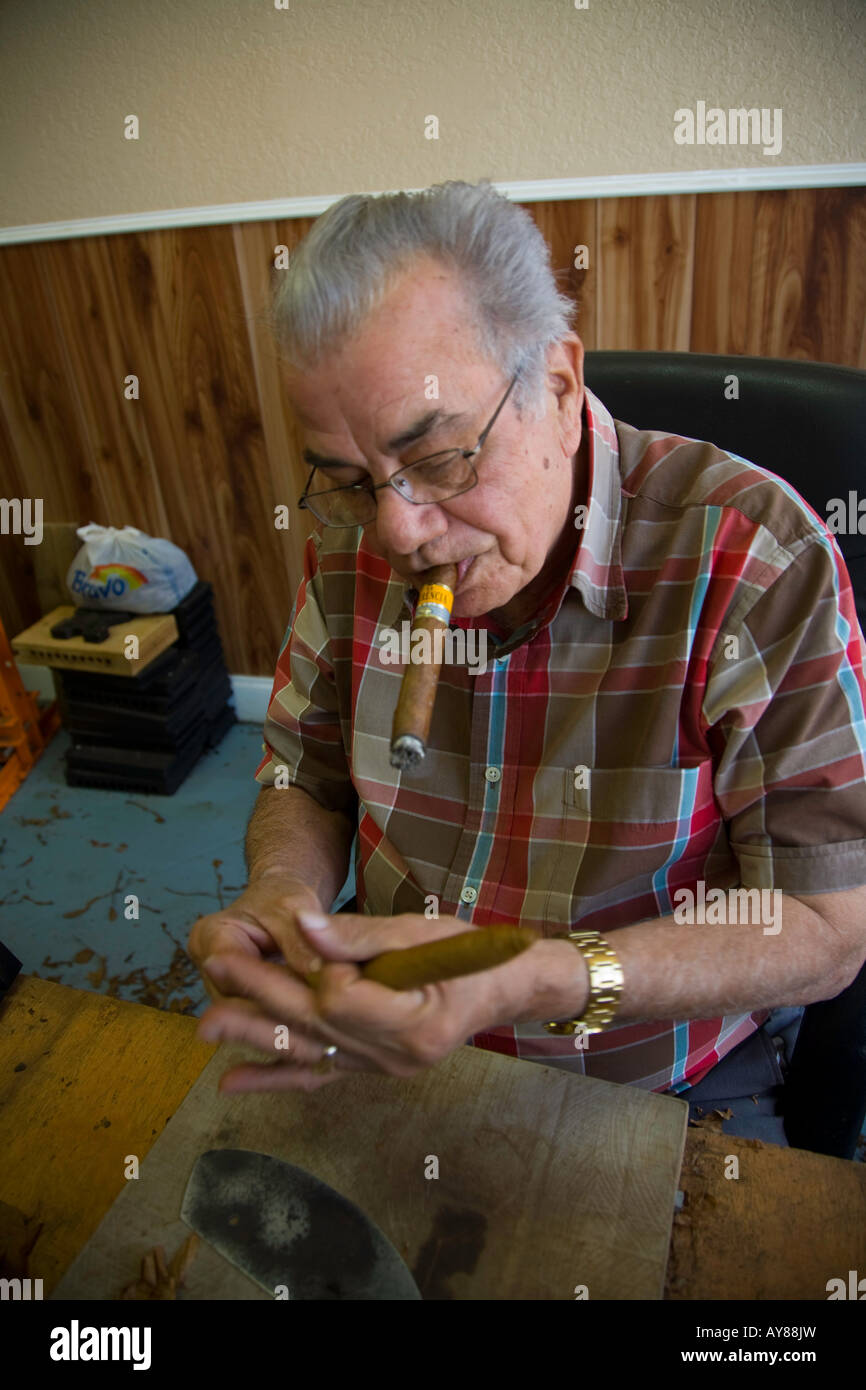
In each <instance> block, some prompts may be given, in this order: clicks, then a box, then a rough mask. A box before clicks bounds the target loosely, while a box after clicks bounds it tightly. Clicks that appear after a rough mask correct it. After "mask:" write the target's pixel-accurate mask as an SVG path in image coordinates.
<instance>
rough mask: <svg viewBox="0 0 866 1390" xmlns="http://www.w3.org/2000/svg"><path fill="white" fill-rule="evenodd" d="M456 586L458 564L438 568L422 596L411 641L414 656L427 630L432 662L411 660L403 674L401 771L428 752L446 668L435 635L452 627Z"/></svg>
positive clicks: (396, 745) (395, 759) (397, 754)
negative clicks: (415, 643) (419, 638)
mask: <svg viewBox="0 0 866 1390" xmlns="http://www.w3.org/2000/svg"><path fill="white" fill-rule="evenodd" d="M456 586H457V566H456V565H434V566H433V568H432V569H429V570H427V572H426V574H425V575H424V580H423V583H422V586H421V592H420V594H419V595H418V606H417V608H416V609H415V618H414V620H413V623H412V632H411V636H410V639H409V641H410V653H411V649H412V639H413V638H414V636H415V633H416V632H424V631H426V632H429V633H430V639H429V640H430V646H431V659H430V660H429V661H420V662H417V663H416V662H413V661H412V660H411V659H410V660H409V662H408V663H407V666H406V670H405V672H404V673H403V682H402V684H401V686H400V698H399V699H398V701H397V708H396V710H395V711H394V723H393V725H392V728H391V766H392V767H398V768H399V769H400V771H401V772H407V771H408V770H409V769H410V768H413V767H417V765H418V763H420V761H421V759H422V758H423V757H424V754H425V753H426V751H427V750H426V743H427V735H428V734H429V732H430V721H431V720H432V718H433V703H434V701H435V699H436V687H437V686H438V684H439V673H440V671H441V669H442V661H441V658H440V660H439V661H437V660H436V658H435V652H436V639H435V633H436V631H437V629H445V628H447V627H448V620H449V618H450V617H451V607H452V605H453V602H454V590H455V588H456Z"/></svg>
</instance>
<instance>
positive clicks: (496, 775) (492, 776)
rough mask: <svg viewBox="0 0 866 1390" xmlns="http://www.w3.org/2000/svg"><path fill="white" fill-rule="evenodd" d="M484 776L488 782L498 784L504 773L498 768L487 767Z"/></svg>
mask: <svg viewBox="0 0 866 1390" xmlns="http://www.w3.org/2000/svg"><path fill="white" fill-rule="evenodd" d="M484 776H485V777H486V778H487V780H488V782H498V781H499V779H500V777H501V776H502V773H501V772H500V771H499V768H498V767H486V768H485V769H484Z"/></svg>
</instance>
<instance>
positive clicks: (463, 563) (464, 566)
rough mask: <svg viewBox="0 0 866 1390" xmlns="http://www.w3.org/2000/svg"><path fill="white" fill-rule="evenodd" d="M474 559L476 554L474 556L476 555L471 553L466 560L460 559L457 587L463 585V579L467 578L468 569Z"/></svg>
mask: <svg viewBox="0 0 866 1390" xmlns="http://www.w3.org/2000/svg"><path fill="white" fill-rule="evenodd" d="M474 560H475V556H474V555H470V556H469V558H468V559H466V560H460V561H459V563H458V565H457V587H458V589H459V588H460V586H461V585H462V583H463V580H464V579H465V578H466V571H467V570H468V569H469V568H470V566H471V565H472V563H473V561H474Z"/></svg>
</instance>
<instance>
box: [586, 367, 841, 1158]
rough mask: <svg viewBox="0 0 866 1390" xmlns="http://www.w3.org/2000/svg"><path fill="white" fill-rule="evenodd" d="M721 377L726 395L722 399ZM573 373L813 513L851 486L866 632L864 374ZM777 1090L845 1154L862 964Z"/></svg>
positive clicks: (811, 1145) (815, 1146)
mask: <svg viewBox="0 0 866 1390" xmlns="http://www.w3.org/2000/svg"><path fill="white" fill-rule="evenodd" d="M731 377H736V379H737V392H738V398H736V399H734V398H731V399H728V398H726V395H725V389H726V383H728V392H729V395H732V385H731V382H730V378H731ZM585 378H586V384H587V386H588V387H589V389H590V390H591V391H593V392H594V393H595V394H596V395H597V396H598V398H599V400H601V401H602V402H603V404H604V405H605V406H607V408H608V410H609V411H610V413H611V414H612V415H613V416H614V418H615V419H617V420H622V421H623V422H624V423H625V424H628V425H634V427H635V428H636V429H648V430H670V431H671V433H672V434H682V435H686V436H688V437H689V438H692V439H707V440H709V441H710V442H711V443H712V444H717V445H718V446H719V447H720V448H722V449H727V450H729V451H730V452H732V453H736V454H739V455H740V457H741V458H746V459H748V460H749V461H750V462H751V463H756V464H758V466H759V467H761V468H766V469H768V470H769V472H771V473H776V474H777V475H778V476H779V477H780V478H784V479H785V481H786V482H789V483H790V484H791V485H792V486H793V487H794V488H796V490H797V492H799V493H800V495H801V496H802V497H804V498H805V499H806V501H807V502H808V503H809V505H810V506H811V507H812V508H813V509H814V511H816V512H817V513H818V515H819V516H821V517H823V518H824V519H825V520H826V519H827V518H828V512H829V509H831V508H832V499H834V498H841V499H843V501H844V503H845V514H846V517H847V515H848V513H849V511H851V507H850V500H849V493H852V492H853V493H854V494H855V497H854V499H853V500H854V506H853V512H852V518H851V519H852V520H853V522H854V527H853V529H849V530H848V532H847V533H843V532H841V531H839V532H837V533H836V540H837V542H838V544H839V549H840V550H841V551H842V554H843V555H844V557H845V564H846V567H847V569H848V573H849V575H850V578H851V586H852V588H853V590H854V599H855V602H856V605H857V615H858V617H859V619H860V627H861V628H862V629H866V514H864V516H863V518H862V526H863V532H862V533H861V532H860V530H859V525H860V515H859V511H858V502H859V492H858V489H859V487H860V485H861V483H863V484H864V486H866V476H864V474H866V468H864V464H866V372H860V371H855V370H854V369H853V368H850V367H833V366H826V365H823V364H821V363H817V362H789V361H783V360H775V359H772V358H762V357H710V356H704V355H700V354H695V353H689V352H587V354H586V363H585ZM864 499H866V491H864ZM834 510H835V509H834ZM864 513H866V506H864ZM780 1002H784V1001H780ZM784 1090H785V1098H784V1102H783V1103H784V1126H785V1133H786V1137H787V1139H788V1142H789V1144H791V1145H792V1146H794V1147H797V1148H804V1149H811V1150H814V1151H815V1152H817V1153H826V1154H834V1155H836V1156H837V1157H839V1158H853V1156H854V1152H855V1148H856V1143H857V1137H858V1134H859V1132H860V1128H861V1126H862V1124H863V1120H864V1116H866V966H864V967H863V969H862V970H861V971H860V973H859V975H858V976H857V978H856V979H855V980H854V981H853V983H852V984H851V985H849V986H848V988H847V989H845V990H843V991H842V993H841V994H840V995H837V997H836V998H835V999H831V1000H827V1001H822V1002H819V1003H815V1004H810V1005H809V1006H808V1008H807V1009H806V1010H805V1012H804V1015H803V1020H802V1022H801V1024H800V1031H799V1034H798V1037H797V1043H796V1046H795V1048H794V1055H793V1058H792V1061H791V1068H790V1072H789V1075H788V1078H787V1080H786V1083H785V1088H784Z"/></svg>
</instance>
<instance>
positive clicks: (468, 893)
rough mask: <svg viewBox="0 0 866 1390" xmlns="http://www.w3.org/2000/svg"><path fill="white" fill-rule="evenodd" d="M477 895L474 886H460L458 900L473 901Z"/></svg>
mask: <svg viewBox="0 0 866 1390" xmlns="http://www.w3.org/2000/svg"><path fill="white" fill-rule="evenodd" d="M477 897H478V892H477V890H476V889H475V888H462V889H461V890H460V901H461V902H463V903H474V901H475V899H476V898H477Z"/></svg>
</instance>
